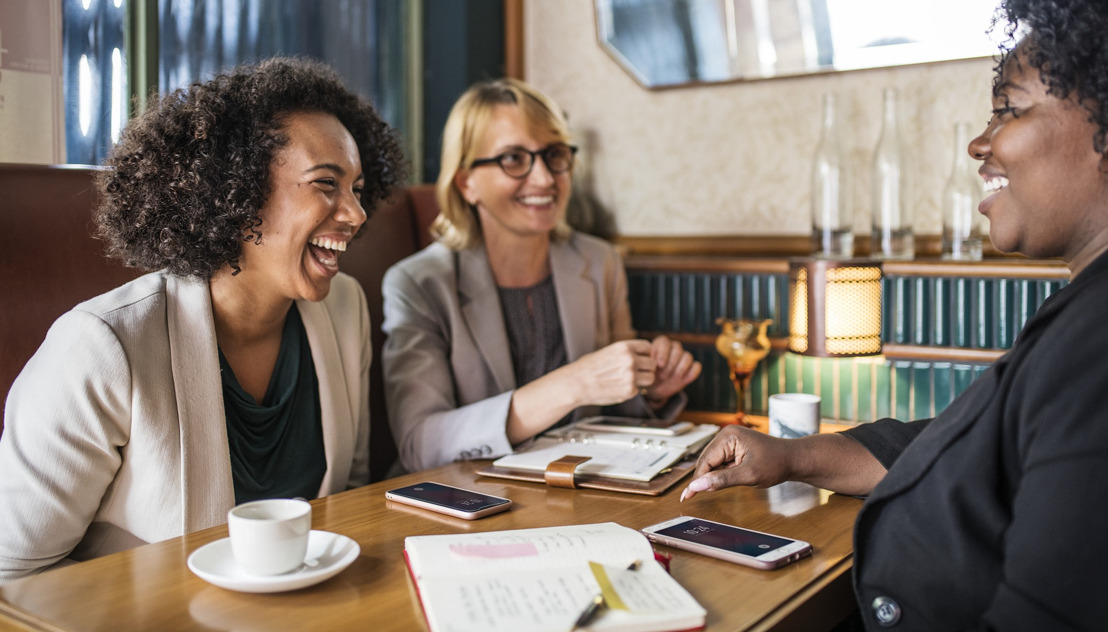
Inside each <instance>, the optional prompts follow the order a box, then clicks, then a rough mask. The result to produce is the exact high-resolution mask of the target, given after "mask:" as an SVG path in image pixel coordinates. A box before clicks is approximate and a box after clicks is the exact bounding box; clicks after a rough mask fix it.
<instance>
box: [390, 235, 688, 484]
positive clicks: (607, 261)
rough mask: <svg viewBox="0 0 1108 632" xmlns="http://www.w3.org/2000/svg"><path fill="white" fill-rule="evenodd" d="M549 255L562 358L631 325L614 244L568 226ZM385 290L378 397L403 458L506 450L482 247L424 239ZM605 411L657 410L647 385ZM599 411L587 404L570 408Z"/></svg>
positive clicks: (504, 365)
mask: <svg viewBox="0 0 1108 632" xmlns="http://www.w3.org/2000/svg"><path fill="white" fill-rule="evenodd" d="M550 267H551V271H552V276H553V279H554V292H555V294H556V295H557V298H558V315H559V317H560V318H561V323H562V335H563V337H564V342H565V349H566V358H567V360H568V361H569V362H573V361H574V360H577V359H578V358H580V357H581V356H583V355H585V354H587V353H591V352H593V351H595V350H597V349H599V348H601V347H603V346H605V345H607V344H610V343H612V342H616V341H618V340H626V339H628V338H633V337H635V331H634V329H632V327H631V312H630V308H629V307H628V304H627V277H626V274H625V272H624V269H623V261H622V260H621V259H620V257H619V254H618V253H617V252H616V251H615V249H614V248H612V247H611V245H609V244H608V243H607V242H605V241H603V240H601V239H597V238H595V237H591V236H588V235H584V234H581V233H576V232H575V233H571V235H570V237H569V238H568V239H567V240H566V241H565V242H556V243H552V244H551V246H550ZM382 294H383V298H384V316H385V319H384V323H383V324H382V328H383V329H384V331H385V334H386V336H387V338H386V340H385V346H384V349H383V351H382V353H381V356H382V362H384V375H385V401H386V402H387V404H388V411H389V425H390V427H391V428H392V433H393V437H394V438H395V439H396V443H397V447H398V448H399V452H400V465H401V466H402V467H403V469H405V470H407V471H417V470H424V469H428V468H432V467H436V466H439V465H442V464H444V463H450V462H453V461H459V460H467V459H475V458H490V457H496V456H501V455H504V454H508V453H510V452H511V451H512V445H511V444H510V443H509V441H508V436H507V433H506V425H507V420H508V408H509V406H510V404H511V401H512V394H513V393H514V392H515V388H516V383H515V373H514V371H513V368H512V358H511V351H510V349H509V344H508V333H507V329H506V328H505V325H504V315H503V312H502V311H501V307H500V295H499V293H498V291H497V287H496V281H495V280H494V278H493V275H492V269H491V268H490V266H489V261H488V257H487V255H486V253H485V249H484V247H483V246H475V247H472V248H467V249H465V250H462V251H461V252H454V251H452V250H450V249H448V248H446V247H445V246H443V245H441V244H438V243H434V244H431V245H430V246H428V247H427V248H424V249H423V250H421V251H420V252H418V253H416V254H414V255H412V256H410V257H408V258H407V259H404V260H403V261H400V262H399V263H397V264H395V265H394V266H392V267H391V268H390V269H389V270H388V272H386V273H385V277H384V280H383V285H382ZM672 399H673V401H672V402H671V404H672V405H667V406H666V407H665V409H664V410H663V411H661V412H662V414H663V415H665V416H671V417H672V416H676V415H677V413H679V412H680V411H681V410H682V409H683V407H684V403H685V401H687V398H686V397H685V395H684V393H681V394H680V395H679V396H677V397H674V398H672ZM606 411H607V412H612V413H613V414H624V415H632V416H639V417H653V416H655V412H654V411H653V410H652V409H651V407H650V405H649V404H647V403H646V400H645V399H644V398H642V397H635V398H633V399H631V400H629V401H628V402H625V403H624V404H621V405H620V406H619V407H616V408H613V407H606ZM597 412H599V408H597V407H595V406H593V407H583V408H581V409H578V410H577V411H575V414H577V415H578V416H581V415H587V414H596V413H597ZM394 471H396V470H395V469H394Z"/></svg>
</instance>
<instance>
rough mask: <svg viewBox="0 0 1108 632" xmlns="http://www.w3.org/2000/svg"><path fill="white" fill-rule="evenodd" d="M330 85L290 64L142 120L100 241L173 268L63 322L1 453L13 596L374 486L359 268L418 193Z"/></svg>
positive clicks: (241, 76) (114, 177)
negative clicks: (367, 237)
mask: <svg viewBox="0 0 1108 632" xmlns="http://www.w3.org/2000/svg"><path fill="white" fill-rule="evenodd" d="M401 164H402V163H401V157H400V150H399V145H398V144H397V142H396V140H395V139H394V136H393V133H392V131H391V130H390V129H389V128H388V126H387V125H386V124H385V123H384V122H383V121H382V120H381V119H380V118H379V117H378V115H377V114H376V112H375V111H374V109H373V107H372V106H371V105H370V104H369V103H367V102H366V101H364V100H362V99H360V98H359V97H357V96H356V95H355V94H353V93H352V92H350V91H349V90H347V89H346V88H345V87H344V86H343V85H342V83H341V81H340V79H339V78H338V76H337V75H336V74H334V73H333V72H332V71H330V70H329V69H327V68H325V67H323V66H321V65H318V64H315V63H312V62H306V61H297V60H270V61H267V62H264V63H262V64H260V65H258V66H248V67H242V68H239V69H236V70H234V71H232V72H231V73H229V74H226V75H221V76H218V77H216V78H215V79H213V80H211V81H208V82H206V83H202V84H194V85H193V86H191V87H189V88H188V89H186V90H180V91H177V92H174V93H172V94H169V95H167V96H165V97H164V98H162V99H160V100H159V101H158V102H157V103H156V104H152V106H151V107H150V108H148V110H147V112H146V113H145V114H143V115H142V117H141V118H139V119H137V120H135V121H134V122H132V123H131V124H130V125H129V126H128V127H127V129H126V130H125V131H124V133H123V137H122V140H121V141H120V143H119V144H118V145H117V146H116V147H115V148H114V149H113V150H112V152H111V154H110V156H109V157H108V159H107V164H106V166H107V167H108V168H107V169H106V170H105V171H104V172H102V173H101V174H100V176H99V179H98V182H97V186H98V188H99V193H100V206H99V208H98V209H97V213H96V215H97V223H98V226H99V231H100V233H101V235H102V236H103V237H104V239H105V240H106V241H107V242H108V244H109V248H110V250H111V251H112V253H113V254H115V255H117V256H119V257H120V258H122V259H123V260H124V261H125V262H126V263H127V264H128V265H131V266H135V267H140V268H143V269H147V270H156V271H155V272H151V273H150V274H147V275H145V276H142V277H140V278H138V279H136V280H135V281H133V282H131V283H128V284H126V285H124V286H122V287H119V288H117V289H115V290H113V291H111V292H108V293H107V294H103V295H101V296H99V297H96V298H94V299H92V300H90V301H87V302H85V303H82V304H80V305H78V306H77V307H75V308H74V309H73V310H72V311H70V312H68V313H66V314H65V315H63V316H62V317H61V318H59V319H58V320H57V322H55V323H54V325H53V327H51V329H50V332H49V333H48V334H47V337H46V340H45V341H44V342H43V344H42V346H41V347H40V348H39V350H38V351H37V352H36V353H35V355H34V357H32V358H31V360H30V361H29V362H28V363H27V365H26V367H24V369H23V371H22V373H21V374H20V375H19V377H18V378H17V379H16V381H15V383H14V385H13V386H12V389H11V392H10V393H9V395H8V399H7V408H6V410H5V413H4V426H5V430H4V434H3V437H2V439H0V581H3V580H5V579H12V578H15V577H19V576H22V575H26V574H30V573H34V572H37V571H40V570H43V569H45V568H47V567H49V566H51V565H53V564H55V563H58V562H59V561H61V560H63V559H65V558H69V559H72V560H82V559H87V558H90V557H95V556H99V555H103V554H106V553H110V552H113V551H117V550H120V549H124V548H129V547H131V546H135V545H138V544H141V543H143V542H153V541H157V540H164V539H167V538H170V537H174V536H178V535H181V534H184V533H188V532H190V531H195V530H197V529H203V528H206V527H210V526H213V525H217V524H222V523H223V522H225V521H226V514H227V511H228V509H230V508H231V507H232V506H234V505H235V504H236V503H239V502H243V501H247V500H253V499H258V498H272V497H295V496H301V497H306V498H315V497H317V496H322V495H326V494H330V493H334V492H338V491H342V490H344V489H347V488H349V487H353V486H357V485H361V484H365V483H366V482H368V451H369V445H368V441H369V412H368V411H369V401H368V392H367V391H368V370H369V364H370V343H369V340H370V330H369V317H368V312H367V310H366V302H365V296H364V295H363V293H362V290H361V288H360V286H359V285H358V284H357V282H355V281H354V280H353V279H352V278H350V277H348V276H346V275H344V274H342V273H340V272H339V271H338V265H337V261H338V257H339V256H340V254H341V252H342V251H343V250H345V249H346V247H347V245H348V244H349V242H350V240H351V239H352V238H353V237H354V236H355V235H356V234H357V232H358V230H359V228H360V227H361V226H362V224H363V223H364V222H365V220H366V211H367V209H370V208H372V206H373V204H374V203H375V202H376V201H378V200H379V199H381V198H382V197H383V196H385V195H386V194H387V192H388V191H389V190H390V189H391V188H392V187H393V186H394V185H396V184H398V183H400V182H401V181H402V179H403V174H402V171H403V170H402V168H401Z"/></svg>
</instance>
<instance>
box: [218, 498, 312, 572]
mask: <svg viewBox="0 0 1108 632" xmlns="http://www.w3.org/2000/svg"><path fill="white" fill-rule="evenodd" d="M227 529H228V530H229V531H230V532H231V553H232V554H233V555H234V556H235V562H237V563H238V565H239V568H241V569H242V570H244V571H246V572H247V573H249V574H251V575H280V574H281V573H287V572H289V571H292V570H295V569H297V568H299V567H300V565H301V564H303V563H304V556H305V554H306V553H307V552H308V534H309V533H310V532H311V530H312V506H311V505H310V504H308V502H307V501H305V500H294V499H291V498H273V499H270V500H256V501H254V502H249V503H243V504H241V505H239V506H237V507H235V508H234V509H232V510H231V511H229V512H227Z"/></svg>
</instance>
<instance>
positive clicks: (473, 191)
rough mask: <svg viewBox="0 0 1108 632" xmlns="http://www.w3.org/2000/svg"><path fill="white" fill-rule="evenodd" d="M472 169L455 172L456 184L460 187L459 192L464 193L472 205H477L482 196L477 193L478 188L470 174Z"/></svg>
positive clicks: (463, 195) (463, 196) (464, 197)
mask: <svg viewBox="0 0 1108 632" xmlns="http://www.w3.org/2000/svg"><path fill="white" fill-rule="evenodd" d="M472 173H473V172H472V171H469V170H465V169H462V170H459V171H458V173H455V174H454V186H456V187H458V192H459V193H461V194H462V198H463V199H464V200H465V201H466V202H467V203H468V204H469V205H470V206H477V202H478V201H480V198H479V197H478V195H477V188H476V187H475V186H474V185H473V183H472V178H471V177H470V175H471V174H472Z"/></svg>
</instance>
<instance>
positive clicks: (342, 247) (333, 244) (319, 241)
mask: <svg viewBox="0 0 1108 632" xmlns="http://www.w3.org/2000/svg"><path fill="white" fill-rule="evenodd" d="M308 243H309V244H311V245H313V246H319V247H320V248H326V249H328V250H337V251H339V252H346V242H345V241H338V240H336V239H328V238H326V237H313V238H312V240H311V241H309V242H308Z"/></svg>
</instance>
